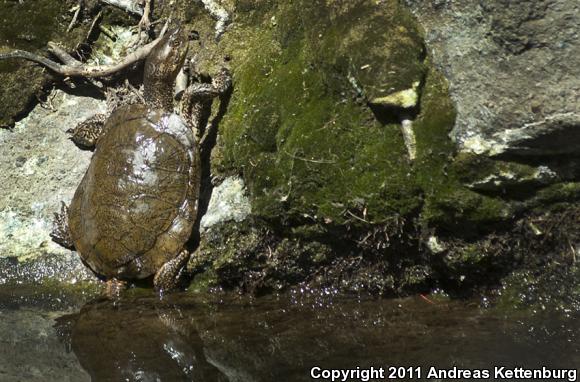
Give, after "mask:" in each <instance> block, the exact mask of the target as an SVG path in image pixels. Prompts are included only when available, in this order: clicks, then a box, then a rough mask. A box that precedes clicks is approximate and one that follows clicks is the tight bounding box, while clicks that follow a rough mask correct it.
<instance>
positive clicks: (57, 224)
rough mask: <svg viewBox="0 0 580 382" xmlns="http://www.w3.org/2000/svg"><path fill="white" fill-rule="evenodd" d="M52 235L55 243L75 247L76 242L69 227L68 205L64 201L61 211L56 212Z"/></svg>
mask: <svg viewBox="0 0 580 382" xmlns="http://www.w3.org/2000/svg"><path fill="white" fill-rule="evenodd" d="M50 237H51V238H52V240H53V241H54V242H55V243H58V244H60V245H62V246H63V247H65V248H68V249H74V243H73V240H72V237H71V234H70V230H69V227H68V207H67V205H66V204H65V203H64V202H62V203H61V207H60V212H55V213H54V220H53V223H52V232H51V233H50Z"/></svg>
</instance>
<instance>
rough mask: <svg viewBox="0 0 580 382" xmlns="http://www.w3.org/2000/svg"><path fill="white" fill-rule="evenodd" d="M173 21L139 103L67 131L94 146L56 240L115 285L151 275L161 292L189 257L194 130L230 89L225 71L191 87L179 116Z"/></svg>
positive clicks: (178, 39)
mask: <svg viewBox="0 0 580 382" xmlns="http://www.w3.org/2000/svg"><path fill="white" fill-rule="evenodd" d="M187 44H188V38H187V33H186V32H185V31H184V30H182V28H180V27H177V28H175V29H172V30H170V31H168V32H167V33H166V35H165V36H164V37H163V38H162V39H161V40H160V41H159V43H158V44H157V45H156V46H155V48H153V50H152V51H151V53H150V54H149V56H148V58H147V60H146V62H145V73H144V80H143V83H144V97H143V102H141V103H137V104H131V105H125V106H121V107H118V108H116V109H115V110H114V111H113V113H112V114H111V115H110V117H108V118H107V117H106V116H105V115H100V114H99V115H96V116H94V117H92V118H90V119H89V120H87V121H85V122H83V123H81V124H80V125H79V126H77V127H76V128H74V129H72V130H70V132H71V133H72V139H73V141H75V143H77V144H79V145H82V146H88V147H95V153H94V155H93V158H92V160H91V163H90V166H89V168H88V170H87V172H86V174H85V176H84V178H83V179H82V181H81V184H80V185H79V187H78V188H77V190H76V193H75V195H74V197H73V200H72V203H71V205H70V208H67V207H66V206H65V205H64V204H63V209H62V211H61V213H60V214H56V219H55V228H54V231H53V233H52V235H51V236H52V237H53V239H54V240H55V241H57V242H58V243H60V244H62V245H64V246H66V247H74V248H75V249H76V250H77V251H78V252H79V254H80V256H81V258H82V259H83V260H84V262H85V263H86V264H88V266H89V267H90V268H91V269H92V270H93V271H94V272H95V273H97V274H99V275H101V276H103V277H104V278H106V279H108V280H110V281H112V283H111V284H113V285H114V284H115V281H117V280H133V279H143V278H147V277H149V276H151V275H155V277H154V281H153V282H154V285H155V287H156V288H157V289H158V290H160V291H161V290H168V289H171V288H173V287H174V286H175V285H176V283H177V278H178V276H179V274H180V271H181V269H182V268H183V267H184V266H185V265H186V264H187V261H188V259H189V257H190V254H189V252H188V251H187V250H186V249H185V243H186V242H187V241H188V239H189V237H190V236H191V232H192V228H193V225H194V221H195V219H196V215H197V199H198V195H199V186H200V172H201V168H200V163H199V147H198V146H199V144H198V142H197V140H196V138H195V134H194V130H196V128H198V127H199V126H198V125H199V124H200V118H201V114H202V110H203V109H204V108H203V105H206V104H207V102H209V101H210V100H211V99H212V98H214V97H217V96H219V95H221V94H223V93H224V92H226V91H227V90H228V89H229V87H230V85H231V77H230V74H229V72H228V71H227V70H226V69H222V71H221V72H220V73H219V75H217V76H216V77H215V78H214V80H213V82H212V83H211V84H204V83H194V84H192V85H190V86H189V87H188V88H187V89H186V90H185V92H184V94H183V102H182V103H183V104H182V106H181V108H180V113H181V115H178V114H177V113H175V112H174V105H173V89H174V82H175V79H176V77H177V74H178V73H179V71H180V70H181V68H182V66H183V64H184V62H185V58H186V53H187Z"/></svg>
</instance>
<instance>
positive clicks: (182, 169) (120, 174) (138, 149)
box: [69, 104, 200, 279]
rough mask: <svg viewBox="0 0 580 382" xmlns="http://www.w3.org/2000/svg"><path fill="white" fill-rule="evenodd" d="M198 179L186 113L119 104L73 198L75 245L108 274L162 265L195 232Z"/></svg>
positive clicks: (131, 275)
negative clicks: (181, 114) (184, 115)
mask: <svg viewBox="0 0 580 382" xmlns="http://www.w3.org/2000/svg"><path fill="white" fill-rule="evenodd" d="M199 183H200V177H199V155H198V152H197V148H196V145H195V141H194V135H193V133H192V131H191V128H190V127H189V126H188V125H187V124H186V123H185V122H184V120H183V119H182V118H181V117H179V116H178V115H176V114H174V113H168V112H164V111H163V110H150V109H148V108H147V106H145V105H139V104H137V105H129V106H125V107H122V108H119V109H117V110H116V111H115V112H113V114H112V115H111V116H110V117H109V119H108V120H107V122H106V124H105V133H104V135H103V136H102V137H101V138H100V139H99V141H98V144H97V147H96V150H95V153H94V155H93V158H92V160H91V164H90V166H89V168H88V170H87V172H86V174H85V176H84V178H83V180H82V182H81V184H80V186H79V187H78V188H77V190H76V193H75V195H74V198H73V201H72V203H71V206H70V212H69V227H70V233H71V237H72V240H73V242H74V245H75V248H76V249H77V251H78V252H79V253H80V256H81V257H82V259H83V260H84V261H85V262H86V263H87V264H88V265H89V266H90V267H91V268H92V269H93V271H95V272H96V273H98V274H101V275H103V276H105V277H106V278H118V279H139V278H145V277H148V276H150V275H152V274H154V273H156V272H157V271H158V270H159V269H160V268H161V266H162V265H163V264H165V263H166V262H167V261H169V260H171V259H173V258H175V257H176V256H177V255H178V254H179V252H180V251H181V250H182V249H183V247H184V244H185V243H186V241H187V240H188V239H189V237H190V235H191V231H192V227H193V224H194V221H195V218H196V214H197V199H198V194H199Z"/></svg>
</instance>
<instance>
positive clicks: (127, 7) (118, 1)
mask: <svg viewBox="0 0 580 382" xmlns="http://www.w3.org/2000/svg"><path fill="white" fill-rule="evenodd" d="M101 1H102V2H103V3H105V4H109V5H112V6H114V7H117V8H120V9H122V10H124V11H126V12H129V13H132V14H134V15H137V16H143V9H141V7H139V5H137V2H136V1H134V0H101Z"/></svg>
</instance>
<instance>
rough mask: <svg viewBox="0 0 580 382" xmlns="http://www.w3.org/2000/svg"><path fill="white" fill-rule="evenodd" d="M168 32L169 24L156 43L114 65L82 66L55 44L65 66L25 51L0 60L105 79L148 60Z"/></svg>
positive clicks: (54, 51) (60, 72)
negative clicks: (19, 61) (17, 60)
mask: <svg viewBox="0 0 580 382" xmlns="http://www.w3.org/2000/svg"><path fill="white" fill-rule="evenodd" d="M166 30H167V24H166V25H165V27H164V28H163V30H162V32H161V34H160V36H159V37H158V38H157V39H155V40H154V41H152V42H150V43H149V44H147V45H144V46H142V47H140V48H139V49H137V50H135V51H134V52H133V53H131V54H129V55H127V56H126V57H125V58H124V59H123V60H121V61H120V62H118V63H116V64H112V65H84V64H80V62H79V61H77V60H75V59H74V58H73V57H71V56H70V55H69V54H68V53H66V52H64V51H63V50H62V49H60V48H58V47H56V45H55V44H50V50H51V52H52V53H54V54H55V56H57V57H58V58H59V59H61V60H62V61H63V62H64V63H65V64H64V65H63V64H59V63H57V62H55V61H52V60H50V59H48V58H45V57H42V56H38V55H36V54H33V53H30V52H26V51H23V50H14V51H12V52H9V53H2V54H0V60H5V59H10V58H21V59H25V60H29V61H33V62H36V63H39V64H41V65H43V66H45V67H47V68H49V69H50V70H52V71H54V72H56V73H58V74H61V75H63V76H69V77H88V78H91V77H104V76H109V75H112V74H114V73H116V72H118V71H121V70H123V69H125V68H126V67H128V66H130V65H132V64H134V63H135V62H137V61H140V60H143V59H144V58H146V57H147V56H148V55H149V53H150V52H151V50H152V49H153V48H154V47H155V45H157V43H158V42H159V41H160V40H161V38H162V37H163V34H164V33H165V31H166Z"/></svg>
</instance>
